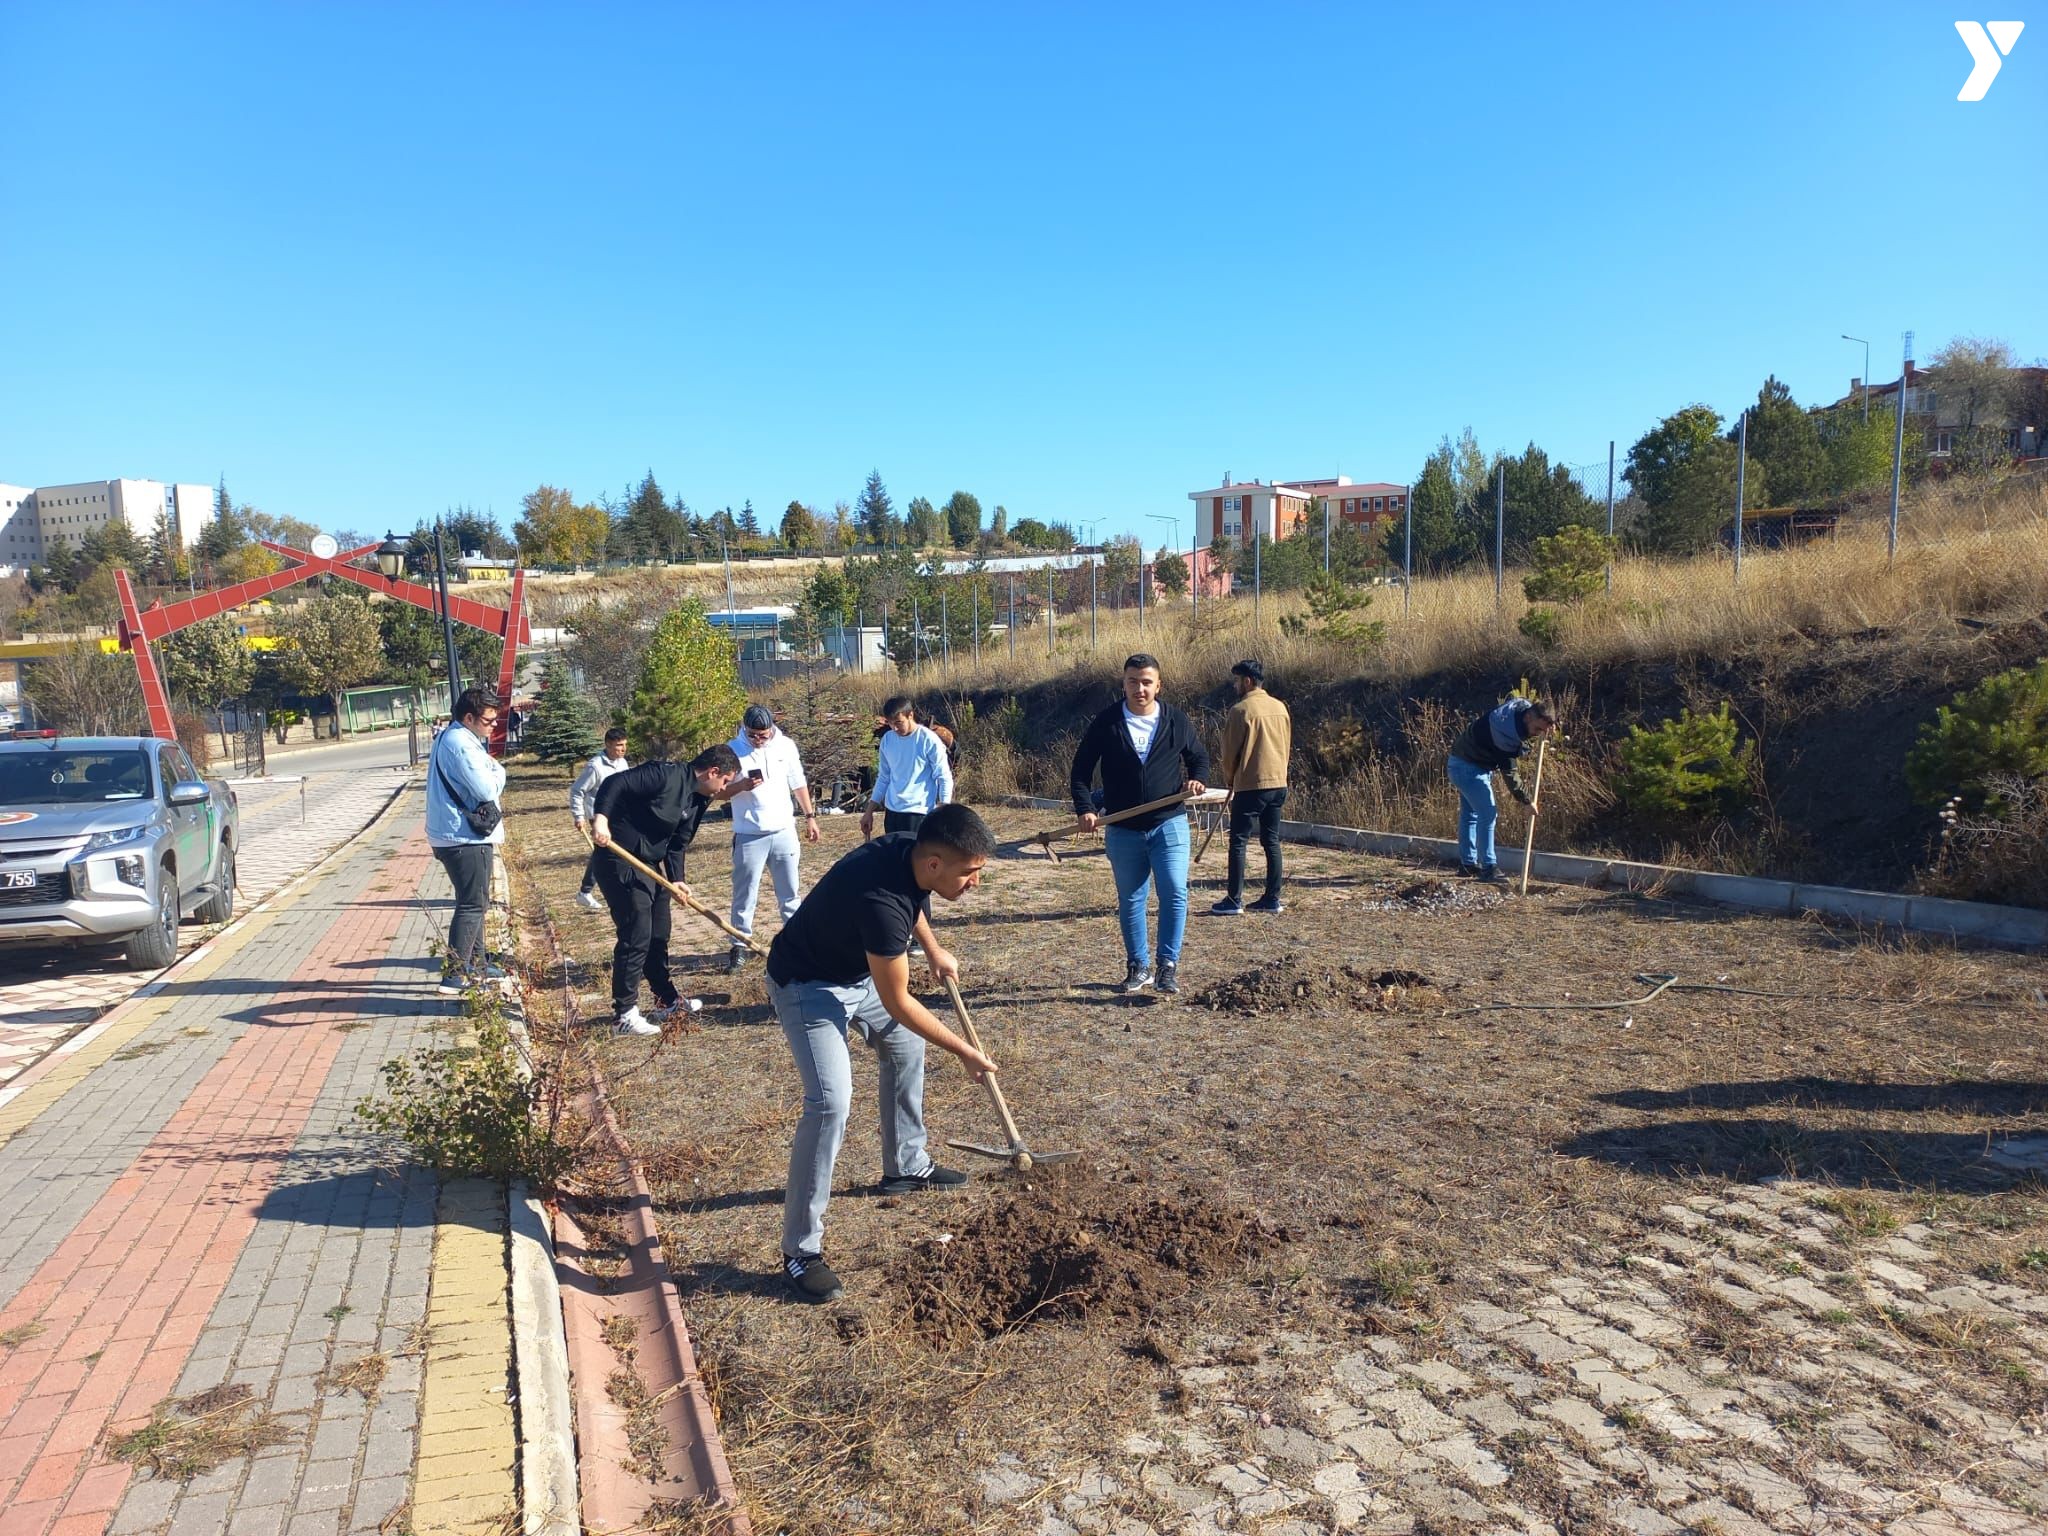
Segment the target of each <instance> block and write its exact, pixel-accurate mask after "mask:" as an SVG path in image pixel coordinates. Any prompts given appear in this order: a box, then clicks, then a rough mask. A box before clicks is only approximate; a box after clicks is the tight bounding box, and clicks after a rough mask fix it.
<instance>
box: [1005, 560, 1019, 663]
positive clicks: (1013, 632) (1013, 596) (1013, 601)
mask: <svg viewBox="0 0 2048 1536" xmlns="http://www.w3.org/2000/svg"><path fill="white" fill-rule="evenodd" d="M1004 633H1005V634H1007V635H1008V636H1009V637H1010V659H1011V660H1013V661H1014V660H1015V659H1016V657H1017V575H1016V573H1015V572H1014V571H1013V572H1011V573H1010V627H1009V628H1008V629H1007V630H1005V631H1004Z"/></svg>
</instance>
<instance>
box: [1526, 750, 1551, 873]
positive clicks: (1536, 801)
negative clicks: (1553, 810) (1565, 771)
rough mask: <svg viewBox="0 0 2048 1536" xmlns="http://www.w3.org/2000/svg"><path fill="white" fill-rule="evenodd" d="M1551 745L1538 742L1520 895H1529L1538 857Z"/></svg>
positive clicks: (1530, 795) (1530, 794)
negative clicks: (1541, 807) (1546, 750)
mask: <svg viewBox="0 0 2048 1536" xmlns="http://www.w3.org/2000/svg"><path fill="white" fill-rule="evenodd" d="M1549 745H1550V743H1549V742H1548V741H1544V740H1542V739H1541V738H1539V739H1538V740H1537V742H1536V787H1535V789H1533V790H1531V791H1530V793H1529V841H1528V842H1527V843H1525V844H1523V846H1522V889H1521V891H1520V892H1519V893H1518V894H1520V895H1523V896H1526V895H1528V894H1529V861H1530V860H1531V859H1533V858H1534V857H1535V856H1536V807H1537V806H1539V805H1541V804H1542V803H1543V750H1544V748H1546V747H1548V746H1549Z"/></svg>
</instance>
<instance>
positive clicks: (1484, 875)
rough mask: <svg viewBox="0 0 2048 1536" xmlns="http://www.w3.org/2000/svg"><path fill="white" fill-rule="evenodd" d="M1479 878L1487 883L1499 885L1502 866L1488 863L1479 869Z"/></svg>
mask: <svg viewBox="0 0 2048 1536" xmlns="http://www.w3.org/2000/svg"><path fill="white" fill-rule="evenodd" d="M1479 879H1480V880H1481V881H1483V882H1484V883H1485V884H1487V885H1499V884H1500V866H1499V865H1498V864H1488V865H1487V866H1486V867H1485V868H1484V869H1482V870H1480V871H1479Z"/></svg>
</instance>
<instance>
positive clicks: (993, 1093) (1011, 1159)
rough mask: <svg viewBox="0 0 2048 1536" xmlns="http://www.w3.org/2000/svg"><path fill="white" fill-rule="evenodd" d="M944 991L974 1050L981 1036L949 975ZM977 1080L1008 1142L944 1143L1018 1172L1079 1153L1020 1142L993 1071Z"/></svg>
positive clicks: (979, 1047) (1015, 1124) (1062, 1159)
mask: <svg viewBox="0 0 2048 1536" xmlns="http://www.w3.org/2000/svg"><path fill="white" fill-rule="evenodd" d="M946 995H947V996H948V997H950V998H952V999H953V1017H954V1018H955V1019H956V1020H958V1021H959V1024H960V1033H961V1035H962V1037H964V1038H965V1039H966V1041H967V1043H968V1044H969V1045H971V1046H973V1047H974V1048H975V1049H976V1050H977V1051H978V1050H980V1049H981V1036H979V1035H977V1034H976V1033H975V1032H974V1020H973V1019H971V1018H969V1017H968V1014H967V1004H966V1002H965V1001H964V1000H962V998H961V996H960V983H959V982H957V981H955V980H954V979H953V978H952V977H950V976H948V977H947V978H946ZM981 1082H982V1086H983V1087H985V1088H986V1089H988V1099H989V1102H990V1103H991V1104H993V1105H995V1107H996V1118H997V1119H998V1120H1000V1121H1002V1122H1003V1134H1004V1135H1005V1136H1007V1137H1009V1138H1010V1144H1009V1145H1008V1146H1007V1147H988V1146H983V1145H982V1144H981V1143H980V1142H978V1141H949V1142H947V1143H946V1145H947V1146H949V1147H954V1148H957V1149H958V1150H960V1151H962V1152H976V1153H979V1154H980V1155H981V1156H983V1157H992V1158H994V1159H995V1160H996V1161H997V1162H999V1163H1008V1164H1009V1165H1010V1166H1011V1167H1012V1168H1014V1169H1016V1170H1017V1171H1018V1172H1019V1173H1029V1172H1030V1171H1031V1170H1032V1168H1033V1167H1035V1166H1036V1165H1038V1164H1040V1163H1071V1162H1072V1161H1073V1160H1074V1159H1075V1158H1077V1157H1079V1156H1080V1155H1081V1154H1080V1153H1078V1152H1033V1151H1032V1150H1031V1149H1030V1148H1029V1147H1027V1146H1025V1145H1024V1137H1023V1136H1022V1135H1021V1134H1020V1133H1019V1132H1018V1130H1017V1122H1016V1121H1015V1120H1013V1119H1011V1118H1010V1106H1009V1105H1007V1104H1005V1103H1004V1102H1003V1090H1002V1089H1001V1088H999V1087H997V1086H996V1079H995V1074H994V1073H993V1072H991V1073H990V1074H989V1075H988V1076H986V1077H984V1078H983V1079H982V1080H981Z"/></svg>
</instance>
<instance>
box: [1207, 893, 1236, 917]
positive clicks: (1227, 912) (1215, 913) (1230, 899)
mask: <svg viewBox="0 0 2048 1536" xmlns="http://www.w3.org/2000/svg"><path fill="white" fill-rule="evenodd" d="M1209 915H1210V916H1211V917H1243V916H1244V903H1243V902H1241V901H1239V900H1238V899H1237V898H1236V897H1235V896H1226V897H1224V898H1223V899H1222V900H1221V901H1219V902H1217V903H1216V905H1215V906H1213V907H1211V908H1210V909H1209Z"/></svg>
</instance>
